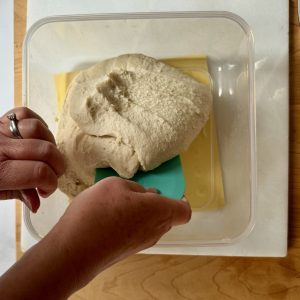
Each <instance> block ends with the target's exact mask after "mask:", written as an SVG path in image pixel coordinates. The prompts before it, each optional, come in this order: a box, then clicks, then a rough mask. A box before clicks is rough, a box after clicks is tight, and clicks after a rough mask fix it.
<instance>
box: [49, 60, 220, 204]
mask: <svg viewBox="0 0 300 300" xmlns="http://www.w3.org/2000/svg"><path fill="white" fill-rule="evenodd" d="M162 61H163V62H164V63H166V64H169V65H171V66H174V67H176V68H178V69H180V70H182V71H183V72H184V73H186V74H188V75H190V76H192V77H193V78H195V79H196V80H198V81H199V82H202V83H204V84H207V85H210V84H211V81H210V77H209V73H208V67H207V58H206V57H205V56H199V57H182V58H170V59H164V60H162ZM78 72H79V71H74V72H66V73H60V74H57V75H55V76H54V80H55V87H56V92H57V112H58V115H59V113H60V112H61V110H62V106H63V103H64V99H65V95H66V92H67V89H68V86H69V84H70V82H71V81H72V79H73V78H74V77H75V76H76V75H77V74H78ZM180 158H181V162H182V168H183V173H184V177H185V185H186V189H185V195H186V197H187V199H188V200H189V202H190V204H191V206H192V208H193V210H213V209H218V208H221V207H223V206H224V190H223V181H222V172H221V164H220V158H219V150H218V142H217V135H216V128H215V122H214V118H213V114H211V117H210V119H209V121H208V122H207V124H206V125H205V127H204V128H203V129H202V131H201V132H200V134H199V135H198V136H197V138H196V139H195V140H194V141H193V143H192V144H191V145H190V147H189V149H188V150H187V151H185V152H183V153H181V155H180Z"/></svg>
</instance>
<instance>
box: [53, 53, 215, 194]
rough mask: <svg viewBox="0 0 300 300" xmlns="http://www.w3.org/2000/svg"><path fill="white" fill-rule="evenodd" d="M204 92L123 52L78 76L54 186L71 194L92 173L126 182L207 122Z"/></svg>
mask: <svg viewBox="0 0 300 300" xmlns="http://www.w3.org/2000/svg"><path fill="white" fill-rule="evenodd" d="M210 108H211V93H210V89H209V87H208V86H206V85H204V84H201V83H199V82H198V81H196V80H195V79H193V78H191V77H190V76H188V75H186V74H184V73H183V72H181V71H179V70H177V69H176V68H174V67H171V66H168V65H166V64H164V63H162V62H160V61H157V60H155V59H154V58H151V57H148V56H145V55H142V54H126V55H121V56H119V57H116V58H112V59H108V60H105V61H102V62H100V63H98V64H96V65H94V66H92V67H91V68H89V69H87V70H84V71H81V72H80V73H79V74H78V75H77V76H76V77H75V78H74V79H73V81H72V82H71V84H70V86H69V89H68V92H67V95H66V99H65V102H64V106H63V111H62V113H61V116H60V119H59V125H58V133H57V145H58V148H59V150H60V151H61V152H62V153H63V155H64V156H65V160H66V163H67V170H66V173H65V174H64V175H63V176H62V177H61V178H60V179H59V188H60V189H61V190H62V191H63V192H65V193H66V194H68V195H69V196H72V197H73V196H76V195H77V194H78V193H79V192H81V191H82V190H84V189H85V188H87V187H89V186H90V185H92V184H93V182H94V176H95V169H96V168H105V167H112V168H113V169H115V170H116V171H117V173H118V174H119V175H120V176H122V177H125V178H131V177H133V175H134V174H135V173H136V171H137V170H138V169H140V170H144V171H148V170H151V169H154V168H156V167H158V166H159V165H160V164H161V163H163V162H165V161H167V160H169V159H171V158H172V157H174V156H176V155H178V154H179V153H180V152H182V151H184V150H186V149H187V148H188V146H189V145H190V144H191V142H192V141H193V139H194V138H195V137H196V136H197V135H198V133H199V132H200V130H201V129H202V127H203V126H204V124H205V123H206V121H207V120H208V117H209V112H210Z"/></svg>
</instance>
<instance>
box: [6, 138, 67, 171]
mask: <svg viewBox="0 0 300 300" xmlns="http://www.w3.org/2000/svg"><path fill="white" fill-rule="evenodd" d="M2 151H3V153H4V154H5V155H6V156H7V157H8V158H9V159H10V160H32V161H41V162H44V163H46V164H48V165H49V166H50V167H51V168H52V169H53V170H54V172H55V173H56V174H57V176H60V175H62V174H63V173H64V171H65V163H64V158H63V156H62V154H61V153H60V152H59V150H58V149H57V148H56V146H55V145H54V144H52V143H50V142H47V141H42V140H35V139H22V140H19V139H8V141H7V142H6V147H3V149H2Z"/></svg>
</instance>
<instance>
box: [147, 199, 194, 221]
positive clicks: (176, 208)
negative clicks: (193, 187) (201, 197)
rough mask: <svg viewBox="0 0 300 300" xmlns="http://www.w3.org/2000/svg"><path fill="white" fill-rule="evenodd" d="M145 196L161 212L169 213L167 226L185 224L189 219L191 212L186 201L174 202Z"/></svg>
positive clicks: (173, 200)
mask: <svg viewBox="0 0 300 300" xmlns="http://www.w3.org/2000/svg"><path fill="white" fill-rule="evenodd" d="M145 196H146V197H149V198H152V199H151V200H150V199H149V200H150V201H155V205H157V206H160V207H161V210H166V211H168V212H170V213H171V218H170V220H169V222H170V224H169V226H175V225H181V224H185V223H188V222H189V220H190V219H191V216H192V210H191V206H190V204H189V203H188V202H187V201H182V200H175V199H171V198H168V197H165V196H162V195H153V193H152V194H151V193H147V194H146V195H145Z"/></svg>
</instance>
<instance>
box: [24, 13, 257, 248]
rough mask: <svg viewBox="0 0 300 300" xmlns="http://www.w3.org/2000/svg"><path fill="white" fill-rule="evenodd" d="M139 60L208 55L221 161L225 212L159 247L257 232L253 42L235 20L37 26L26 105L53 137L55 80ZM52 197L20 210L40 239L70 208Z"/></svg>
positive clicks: (197, 217) (27, 58)
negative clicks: (101, 64) (106, 63)
mask: <svg viewBox="0 0 300 300" xmlns="http://www.w3.org/2000/svg"><path fill="white" fill-rule="evenodd" d="M125 53H143V54H146V55H148V56H152V57H155V58H157V59H164V58H172V57H191V56H197V55H203V54H204V55H206V56H207V57H208V66H209V73H210V77H211V81H212V93H213V110H214V118H215V124H216V130H217V139H218V146H219V155H220V160H221V168H222V178H223V187H224V195H225V205H224V207H223V208H221V209H218V210H211V211H209V210H203V211H194V212H193V216H192V219H191V221H190V222H189V223H188V224H186V225H184V226H178V227H175V228H173V229H172V230H171V231H170V232H168V233H167V234H166V235H165V236H164V237H163V238H162V239H161V240H160V241H159V245H161V246H162V247H163V246H164V245H166V246H167V245H180V246H185V245H186V246H188V245H199V246H204V245H212V244H215V245H222V244H230V243H233V242H236V241H238V240H240V239H242V238H243V237H245V236H246V235H247V234H249V232H250V231H251V230H252V228H253V226H254V211H255V209H254V206H255V200H256V151H255V149H256V148H255V100H254V67H253V65H254V62H253V37H252V33H251V30H250V28H249V26H248V25H247V24H246V22H245V21H244V20H242V19H241V18H240V17H239V16H237V15H234V14H232V13H227V12H178V13H167V12H166V13H139V14H104V15H78V16H59V17H50V18H46V19H42V20H40V21H38V22H37V23H35V24H34V25H33V26H32V27H31V28H30V29H29V31H28V33H27V36H26V39H25V42H24V66H23V72H24V76H23V93H24V94H23V101H24V105H26V106H28V107H29V108H31V109H33V110H34V111H36V112H37V113H38V114H40V115H41V116H42V117H43V118H44V120H45V121H46V122H47V123H48V125H49V128H50V129H51V131H52V132H53V133H54V134H55V133H56V129H57V122H56V113H57V109H56V91H55V85H54V80H53V76H54V74H57V73H61V72H66V71H72V70H78V69H83V68H86V67H89V66H90V65H92V64H94V63H96V62H98V61H101V60H103V59H106V58H111V57H114V56H118V55H121V54H125ZM68 204H69V203H68V200H67V197H66V196H65V195H64V194H63V193H61V192H60V191H59V190H57V191H56V192H55V193H54V194H53V195H51V196H50V197H49V198H48V199H45V200H43V201H42V203H41V207H40V209H39V211H38V213H37V214H31V213H30V212H29V210H28V209H27V208H26V207H25V206H24V211H23V212H24V214H23V216H24V222H25V224H26V226H27V228H28V230H29V232H30V233H31V234H32V235H33V237H35V238H36V239H40V238H41V237H43V236H44V235H45V234H46V233H47V232H48V231H49V230H50V229H51V228H52V227H53V226H54V224H55V223H56V222H57V221H58V219H59V217H60V216H61V215H62V214H63V212H64V210H65V209H66V207H67V206H68Z"/></svg>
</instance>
